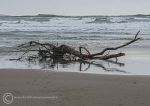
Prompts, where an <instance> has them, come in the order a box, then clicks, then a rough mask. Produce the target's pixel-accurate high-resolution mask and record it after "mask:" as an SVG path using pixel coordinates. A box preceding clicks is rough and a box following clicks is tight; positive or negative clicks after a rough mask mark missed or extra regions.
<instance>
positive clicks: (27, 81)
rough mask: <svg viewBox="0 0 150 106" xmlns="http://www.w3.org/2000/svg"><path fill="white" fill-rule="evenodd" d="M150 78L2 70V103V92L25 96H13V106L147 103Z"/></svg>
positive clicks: (132, 105) (144, 105)
mask: <svg viewBox="0 0 150 106" xmlns="http://www.w3.org/2000/svg"><path fill="white" fill-rule="evenodd" d="M149 81H150V77H149V76H124V75H97V74H81V73H73V72H72V73H71V72H70V73H65V72H48V71H46V70H45V71H41V70H31V69H30V70H26V69H0V91H1V92H0V98H1V101H0V105H1V106H3V105H4V106H5V105H6V104H5V103H3V101H2V97H3V95H4V94H5V93H12V94H13V96H14V97H21V96H24V99H17V98H14V100H13V102H12V103H11V104H10V106H41V105H43V106H99V105H102V106H148V105H149V104H150V101H149V98H150V93H149V92H150V84H149ZM29 96H30V98H28V99H27V98H25V97H29ZM31 96H32V97H33V96H34V97H35V96H37V97H47V96H50V97H51V98H48V99H42V98H41V99H39V98H38V99H36V98H31ZM7 99H9V98H7Z"/></svg>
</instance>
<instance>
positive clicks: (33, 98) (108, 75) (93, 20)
mask: <svg viewBox="0 0 150 106" xmlns="http://www.w3.org/2000/svg"><path fill="white" fill-rule="evenodd" d="M149 24H150V15H125V16H57V15H56V16H55V15H54V16H51V15H48V16H45V15H44V16H43V15H36V16H0V63H1V64H0V106H6V105H7V106H8V104H9V105H10V106H41V105H43V106H148V105H149V104H150V100H149V98H150V93H149V92H150V84H149V82H150V71H149V64H150V43H149V41H150V36H149V35H150V31H149V28H150V25H149ZM139 30H140V33H139V35H138V37H140V38H141V39H140V40H139V41H137V42H134V43H133V44H131V45H129V46H127V47H124V48H121V49H119V50H115V51H110V52H108V53H106V54H104V55H109V54H113V53H125V56H123V57H119V58H118V59H116V58H114V59H110V60H105V61H104V60H99V59H92V60H90V59H86V60H85V61H83V62H80V61H68V60H66V61H60V60H59V59H54V58H47V59H41V58H40V57H39V52H38V53H35V52H31V53H28V52H26V51H28V50H31V48H26V47H25V48H24V49H23V50H25V51H21V46H19V45H26V44H30V45H27V47H28V46H31V43H27V42H30V41H37V42H40V43H50V44H53V45H57V46H60V45H68V46H70V47H72V48H73V49H75V50H79V47H82V46H83V47H84V48H86V49H87V50H89V51H90V53H91V54H92V53H99V52H101V51H102V50H104V49H105V48H109V47H110V48H111V47H118V46H119V45H122V44H125V43H127V42H129V41H131V40H133V39H134V37H135V34H136V33H137V31H139ZM35 48H38V50H40V49H41V48H40V47H38V46H37V47H35ZM35 48H34V49H35ZM83 52H84V51H83ZM85 53H86V52H85ZM33 54H34V56H38V57H39V58H35V60H34V59H33V60H30V59H29V58H28V57H30V56H31V55H32V56H33ZM19 57H21V58H20V59H18V58H19ZM64 58H65V57H64ZM17 59H18V60H17ZM75 60H76V59H75Z"/></svg>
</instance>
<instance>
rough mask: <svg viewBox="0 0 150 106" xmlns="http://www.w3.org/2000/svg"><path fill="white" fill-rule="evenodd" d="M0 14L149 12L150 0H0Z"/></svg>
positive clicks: (118, 13)
mask: <svg viewBox="0 0 150 106" xmlns="http://www.w3.org/2000/svg"><path fill="white" fill-rule="evenodd" d="M0 14H7V15H35V14H57V15H131V14H150V0H0Z"/></svg>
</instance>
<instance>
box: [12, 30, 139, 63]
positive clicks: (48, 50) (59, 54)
mask: <svg viewBox="0 0 150 106" xmlns="http://www.w3.org/2000/svg"><path fill="white" fill-rule="evenodd" d="M139 32H140V31H138V32H137V34H136V35H135V37H134V38H133V39H132V40H131V41H129V42H127V43H125V44H122V45H119V46H117V47H111V48H105V49H103V50H102V51H101V52H98V53H94V54H91V53H90V51H89V50H88V49H86V48H85V47H79V50H75V49H74V48H72V47H70V46H68V45H60V46H58V45H54V44H50V43H39V42H36V41H30V42H28V43H26V44H22V45H20V46H18V48H19V49H18V52H24V53H23V54H22V55H21V56H20V57H19V58H17V59H10V60H21V59H23V58H24V57H25V55H26V54H27V53H29V52H36V53H37V55H35V54H34V55H31V56H27V58H28V60H32V59H35V58H40V59H48V58H49V59H50V58H53V59H58V58H63V59H66V60H82V61H83V60H88V59H90V60H91V59H100V60H108V59H112V58H116V59H117V58H118V57H121V56H125V53H116V54H110V51H114V50H118V49H120V48H123V47H126V46H128V45H130V44H132V43H134V42H136V41H138V40H139V39H140V38H139V37H138V35H139ZM83 50H84V51H86V52H87V54H83V53H82V51H83ZM107 51H108V53H107V54H105V53H106V52H107Z"/></svg>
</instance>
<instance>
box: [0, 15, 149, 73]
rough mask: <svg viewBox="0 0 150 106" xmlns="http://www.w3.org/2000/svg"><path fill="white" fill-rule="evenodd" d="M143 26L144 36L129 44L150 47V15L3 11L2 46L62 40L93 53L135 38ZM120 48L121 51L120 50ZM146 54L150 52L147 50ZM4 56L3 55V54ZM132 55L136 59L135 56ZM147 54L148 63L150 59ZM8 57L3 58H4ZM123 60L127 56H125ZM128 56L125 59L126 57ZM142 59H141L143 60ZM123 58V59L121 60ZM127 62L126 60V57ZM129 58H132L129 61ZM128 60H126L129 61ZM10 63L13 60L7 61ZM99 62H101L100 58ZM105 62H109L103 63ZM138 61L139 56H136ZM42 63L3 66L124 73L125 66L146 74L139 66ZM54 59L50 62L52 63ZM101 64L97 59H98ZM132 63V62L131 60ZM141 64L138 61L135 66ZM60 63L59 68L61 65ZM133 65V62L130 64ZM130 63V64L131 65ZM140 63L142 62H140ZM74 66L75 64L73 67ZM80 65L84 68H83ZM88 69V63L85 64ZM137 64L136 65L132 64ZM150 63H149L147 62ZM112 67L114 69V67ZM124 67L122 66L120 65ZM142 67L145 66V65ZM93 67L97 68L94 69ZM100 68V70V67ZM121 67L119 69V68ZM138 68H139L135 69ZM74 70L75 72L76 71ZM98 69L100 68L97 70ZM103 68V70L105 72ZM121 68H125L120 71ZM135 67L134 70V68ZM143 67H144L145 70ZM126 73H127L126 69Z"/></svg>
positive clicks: (20, 63)
mask: <svg viewBox="0 0 150 106" xmlns="http://www.w3.org/2000/svg"><path fill="white" fill-rule="evenodd" d="M139 30H140V34H139V37H141V40H140V41H138V42H135V43H134V44H131V45H129V46H128V47H126V48H130V49H131V48H140V49H142V48H148V49H149V48H150V15H142V14H138V15H123V16H59V15H47V14H39V15H35V16H6V15H0V48H7V47H15V46H17V45H20V44H22V43H26V42H29V41H39V42H49V43H58V44H60V45H61V44H67V45H70V46H72V47H79V46H81V45H82V46H85V47H86V48H88V49H89V50H91V52H92V53H95V52H99V51H100V50H101V48H106V47H115V46H117V45H119V44H123V43H125V42H128V41H129V40H132V39H133V38H134V35H135V34H136V33H137V32H138V31H139ZM119 52H120V51H119ZM146 54H149V52H147V53H146ZM2 57H3V56H2ZM131 58H132V59H135V58H133V57H131ZM149 58H150V57H149V56H148V59H147V57H146V59H147V60H146V61H148V62H146V64H147V65H148V64H149V60H150V59H149ZM4 59H6V58H2V60H3V61H4ZM122 60H123V59H122ZM124 60H125V59H124ZM139 61H140V60H139ZM121 62H122V61H121ZM123 62H124V61H123ZM128 62H129V61H128ZM128 62H125V63H126V64H128ZM7 63H9V64H7ZM98 63H99V62H98ZM100 63H102V64H104V65H106V64H107V62H105V63H103V62H100ZM134 63H135V60H134ZM42 64H44V65H45V64H46V66H43V65H42V66H41V65H39V63H38V64H32V65H31V64H27V63H23V62H15V63H14V62H10V61H8V60H7V61H6V62H3V63H2V64H1V65H0V68H29V69H30V68H31V69H34V68H35V69H46V70H47V69H51V68H52V69H54V70H57V71H58V70H59V71H61V70H64V71H65V72H68V70H70V69H71V70H72V69H73V70H74V71H75V72H76V71H79V72H89V73H104V74H107V73H108V74H114V73H115V74H116V73H117V74H118V73H119V74H120V73H123V72H124V71H121V70H122V69H123V70H128V71H129V73H132V74H133V73H134V74H139V75H142V73H143V72H139V71H138V72H137V71H136V68H135V69H134V68H132V69H131V68H130V69H128V68H121V70H118V67H117V68H116V67H115V68H111V66H109V65H107V67H108V68H109V69H108V70H107V69H105V67H102V66H101V67H98V65H95V66H94V65H92V66H91V67H92V68H89V69H87V70H89V71H87V70H86V71H82V70H80V68H81V67H80V64H79V63H73V64H71V63H69V64H62V63H59V62H58V64H57V65H56V66H55V65H54V66H52V67H50V66H47V63H42ZM49 64H51V63H48V65H49ZM96 64H97V61H96ZM131 64H132V63H131ZM136 65H138V64H135V67H136ZM58 66H59V69H58ZM129 66H130V65H129ZM129 66H126V67H129ZM138 66H139V65H138ZM72 67H73V68H72ZM79 67H80V68H79ZM84 67H85V69H86V67H89V66H88V65H87V66H84ZM131 67H134V66H131ZM146 67H148V66H146ZM110 68H111V69H110ZM119 68H120V67H119ZM141 69H142V68H141ZM93 70H96V72H95V71H93ZM99 70H100V71H99ZM117 70H118V71H117ZM133 70H135V71H133ZM74 71H73V72H74ZM97 71H98V72H97ZM102 71H103V72H102ZM120 71H121V72H120ZM132 71H133V72H132ZM141 71H142V70H141ZM124 74H125V73H124ZM145 74H150V72H147V71H146V72H144V75H145Z"/></svg>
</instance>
